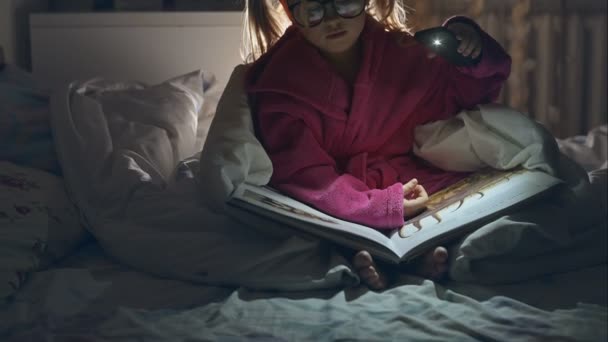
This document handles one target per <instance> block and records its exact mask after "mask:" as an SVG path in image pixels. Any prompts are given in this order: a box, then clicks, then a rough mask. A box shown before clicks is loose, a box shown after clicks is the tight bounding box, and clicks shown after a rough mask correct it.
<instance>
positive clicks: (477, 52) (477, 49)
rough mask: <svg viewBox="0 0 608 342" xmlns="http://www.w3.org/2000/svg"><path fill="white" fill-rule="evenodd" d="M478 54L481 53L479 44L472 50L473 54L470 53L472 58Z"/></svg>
mask: <svg viewBox="0 0 608 342" xmlns="http://www.w3.org/2000/svg"><path fill="white" fill-rule="evenodd" d="M479 55H481V45H479V46H477V47H476V48H475V50H473V54H471V57H473V59H475V58H477V57H479Z"/></svg>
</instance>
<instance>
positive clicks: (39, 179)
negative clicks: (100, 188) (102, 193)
mask: <svg viewBox="0 0 608 342" xmlns="http://www.w3.org/2000/svg"><path fill="white" fill-rule="evenodd" d="M87 237H88V235H87V233H86V231H85V229H84V228H83V226H82V225H81V223H80V218H79V215H78V212H77V210H76V207H75V206H74V205H73V204H72V203H71V202H70V200H69V199H68V196H67V194H66V191H65V188H64V183H63V180H62V179H61V178H59V177H57V176H55V175H53V174H51V173H48V172H45V171H42V170H38V169H33V168H26V167H22V166H18V165H16V164H13V163H10V162H6V161H0V298H5V297H7V296H10V295H12V294H13V293H14V292H15V291H17V290H18V289H19V288H20V287H21V286H22V285H23V283H24V281H25V280H26V279H27V277H28V275H29V274H30V273H31V272H33V271H37V270H41V269H44V268H46V267H48V266H49V265H51V264H52V263H54V262H55V261H57V260H58V259H60V258H62V257H64V256H66V255H67V254H69V253H70V252H71V251H73V250H74V249H75V248H76V247H78V246H79V245H80V244H82V243H83V242H84V241H85V240H86V239H87Z"/></svg>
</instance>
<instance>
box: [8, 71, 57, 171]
mask: <svg viewBox="0 0 608 342" xmlns="http://www.w3.org/2000/svg"><path fill="white" fill-rule="evenodd" d="M0 160H8V161H12V162H14V163H17V164H20V165H26V166H31V167H34V168H39V169H43V170H46V171H49V172H52V173H55V174H60V173H61V170H60V167H59V163H58V161H57V157H56V155H55V149H54V146H53V137H52V134H51V127H50V122H49V98H48V94H47V92H46V91H45V90H42V89H40V88H38V86H37V85H36V82H35V81H34V80H33V79H32V77H31V75H30V74H28V73H27V72H24V71H22V70H19V69H18V68H15V67H14V66H11V65H7V66H6V67H5V68H4V69H2V70H1V71H0Z"/></svg>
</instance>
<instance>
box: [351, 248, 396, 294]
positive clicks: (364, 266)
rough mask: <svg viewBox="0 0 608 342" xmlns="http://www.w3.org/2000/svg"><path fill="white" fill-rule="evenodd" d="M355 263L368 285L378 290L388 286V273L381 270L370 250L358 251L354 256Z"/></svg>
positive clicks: (358, 272)
mask: <svg viewBox="0 0 608 342" xmlns="http://www.w3.org/2000/svg"><path fill="white" fill-rule="evenodd" d="M353 265H354V266H355V270H356V271H357V274H358V275H359V277H360V278H361V281H363V283H364V284H365V285H367V287H369V288H370V289H372V290H376V291H378V290H383V289H384V288H386V286H387V283H388V281H387V279H386V275H385V274H384V273H383V272H381V271H380V269H379V268H378V266H377V265H376V263H375V262H374V259H373V258H372V256H371V254H369V252H367V251H360V252H358V253H357V254H356V255H355V257H354V258H353Z"/></svg>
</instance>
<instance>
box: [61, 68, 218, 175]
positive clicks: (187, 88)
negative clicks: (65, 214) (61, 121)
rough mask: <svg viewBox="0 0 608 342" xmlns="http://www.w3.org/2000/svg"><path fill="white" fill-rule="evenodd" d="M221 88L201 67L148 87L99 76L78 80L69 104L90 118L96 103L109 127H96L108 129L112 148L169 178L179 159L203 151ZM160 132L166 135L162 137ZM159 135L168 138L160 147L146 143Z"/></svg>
mask: <svg viewBox="0 0 608 342" xmlns="http://www.w3.org/2000/svg"><path fill="white" fill-rule="evenodd" d="M220 90H221V89H218V85H217V82H216V80H215V77H214V76H213V75H212V74H210V73H206V72H204V71H202V70H198V71H194V72H191V73H188V74H185V75H181V76H178V77H175V78H173V79H170V80H167V81H165V82H163V83H160V84H157V85H150V86H147V85H145V84H142V83H139V82H132V81H117V82H115V81H109V80H104V79H100V78H98V79H92V80H89V81H87V82H84V83H82V84H79V85H78V87H77V90H76V92H77V93H78V96H74V97H73V98H72V101H71V108H70V109H71V110H72V111H73V112H75V113H77V114H78V116H79V117H87V116H91V115H90V114H88V112H89V111H91V110H93V109H94V108H98V109H95V110H98V111H100V113H101V114H100V115H102V116H103V117H104V120H105V122H103V125H106V126H107V132H105V133H104V132H102V131H103V130H106V128H101V126H100V127H98V128H95V129H93V131H95V130H97V131H96V132H95V133H96V134H97V133H99V134H100V135H103V134H107V135H108V139H110V140H111V143H110V142H108V144H111V146H109V147H111V148H112V149H113V151H119V150H125V151H126V150H128V151H133V152H135V153H137V154H139V155H141V156H142V158H143V159H144V160H146V161H147V162H148V163H147V164H149V165H150V169H146V170H145V171H146V172H147V173H149V174H151V175H157V176H158V177H160V178H162V179H164V180H168V179H170V178H171V176H172V173H173V170H174V168H175V166H176V165H177V164H178V163H179V162H180V161H182V160H183V159H185V158H189V157H192V156H193V155H194V154H196V153H198V152H200V151H201V150H202V148H203V144H204V142H205V140H206V138H207V132H208V128H209V125H210V124H211V121H212V119H213V116H214V115H215V108H216V107H217V98H218V97H219V96H218V93H219V92H220ZM80 95H83V96H80ZM91 124H93V123H91ZM87 129H90V128H89V127H88V128H87ZM151 131H153V132H152V133H151ZM158 131H164V132H166V135H164V136H162V137H161V135H160V134H158ZM80 133H82V132H80ZM160 138H162V139H165V140H166V141H164V142H163V143H155V144H152V145H155V146H160V148H156V149H154V150H148V149H147V148H146V147H147V146H149V145H150V142H149V141H147V140H146V139H160ZM99 144H100V146H102V145H103V144H104V142H102V141H99ZM57 146H58V147H57V148H59V149H61V148H62V146H61V145H60V144H59V145H57ZM104 148H105V147H104ZM59 152H60V154H61V152H62V151H61V150H60V151H59ZM142 165H143V164H142ZM142 165H140V166H142ZM63 167H65V165H63Z"/></svg>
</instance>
